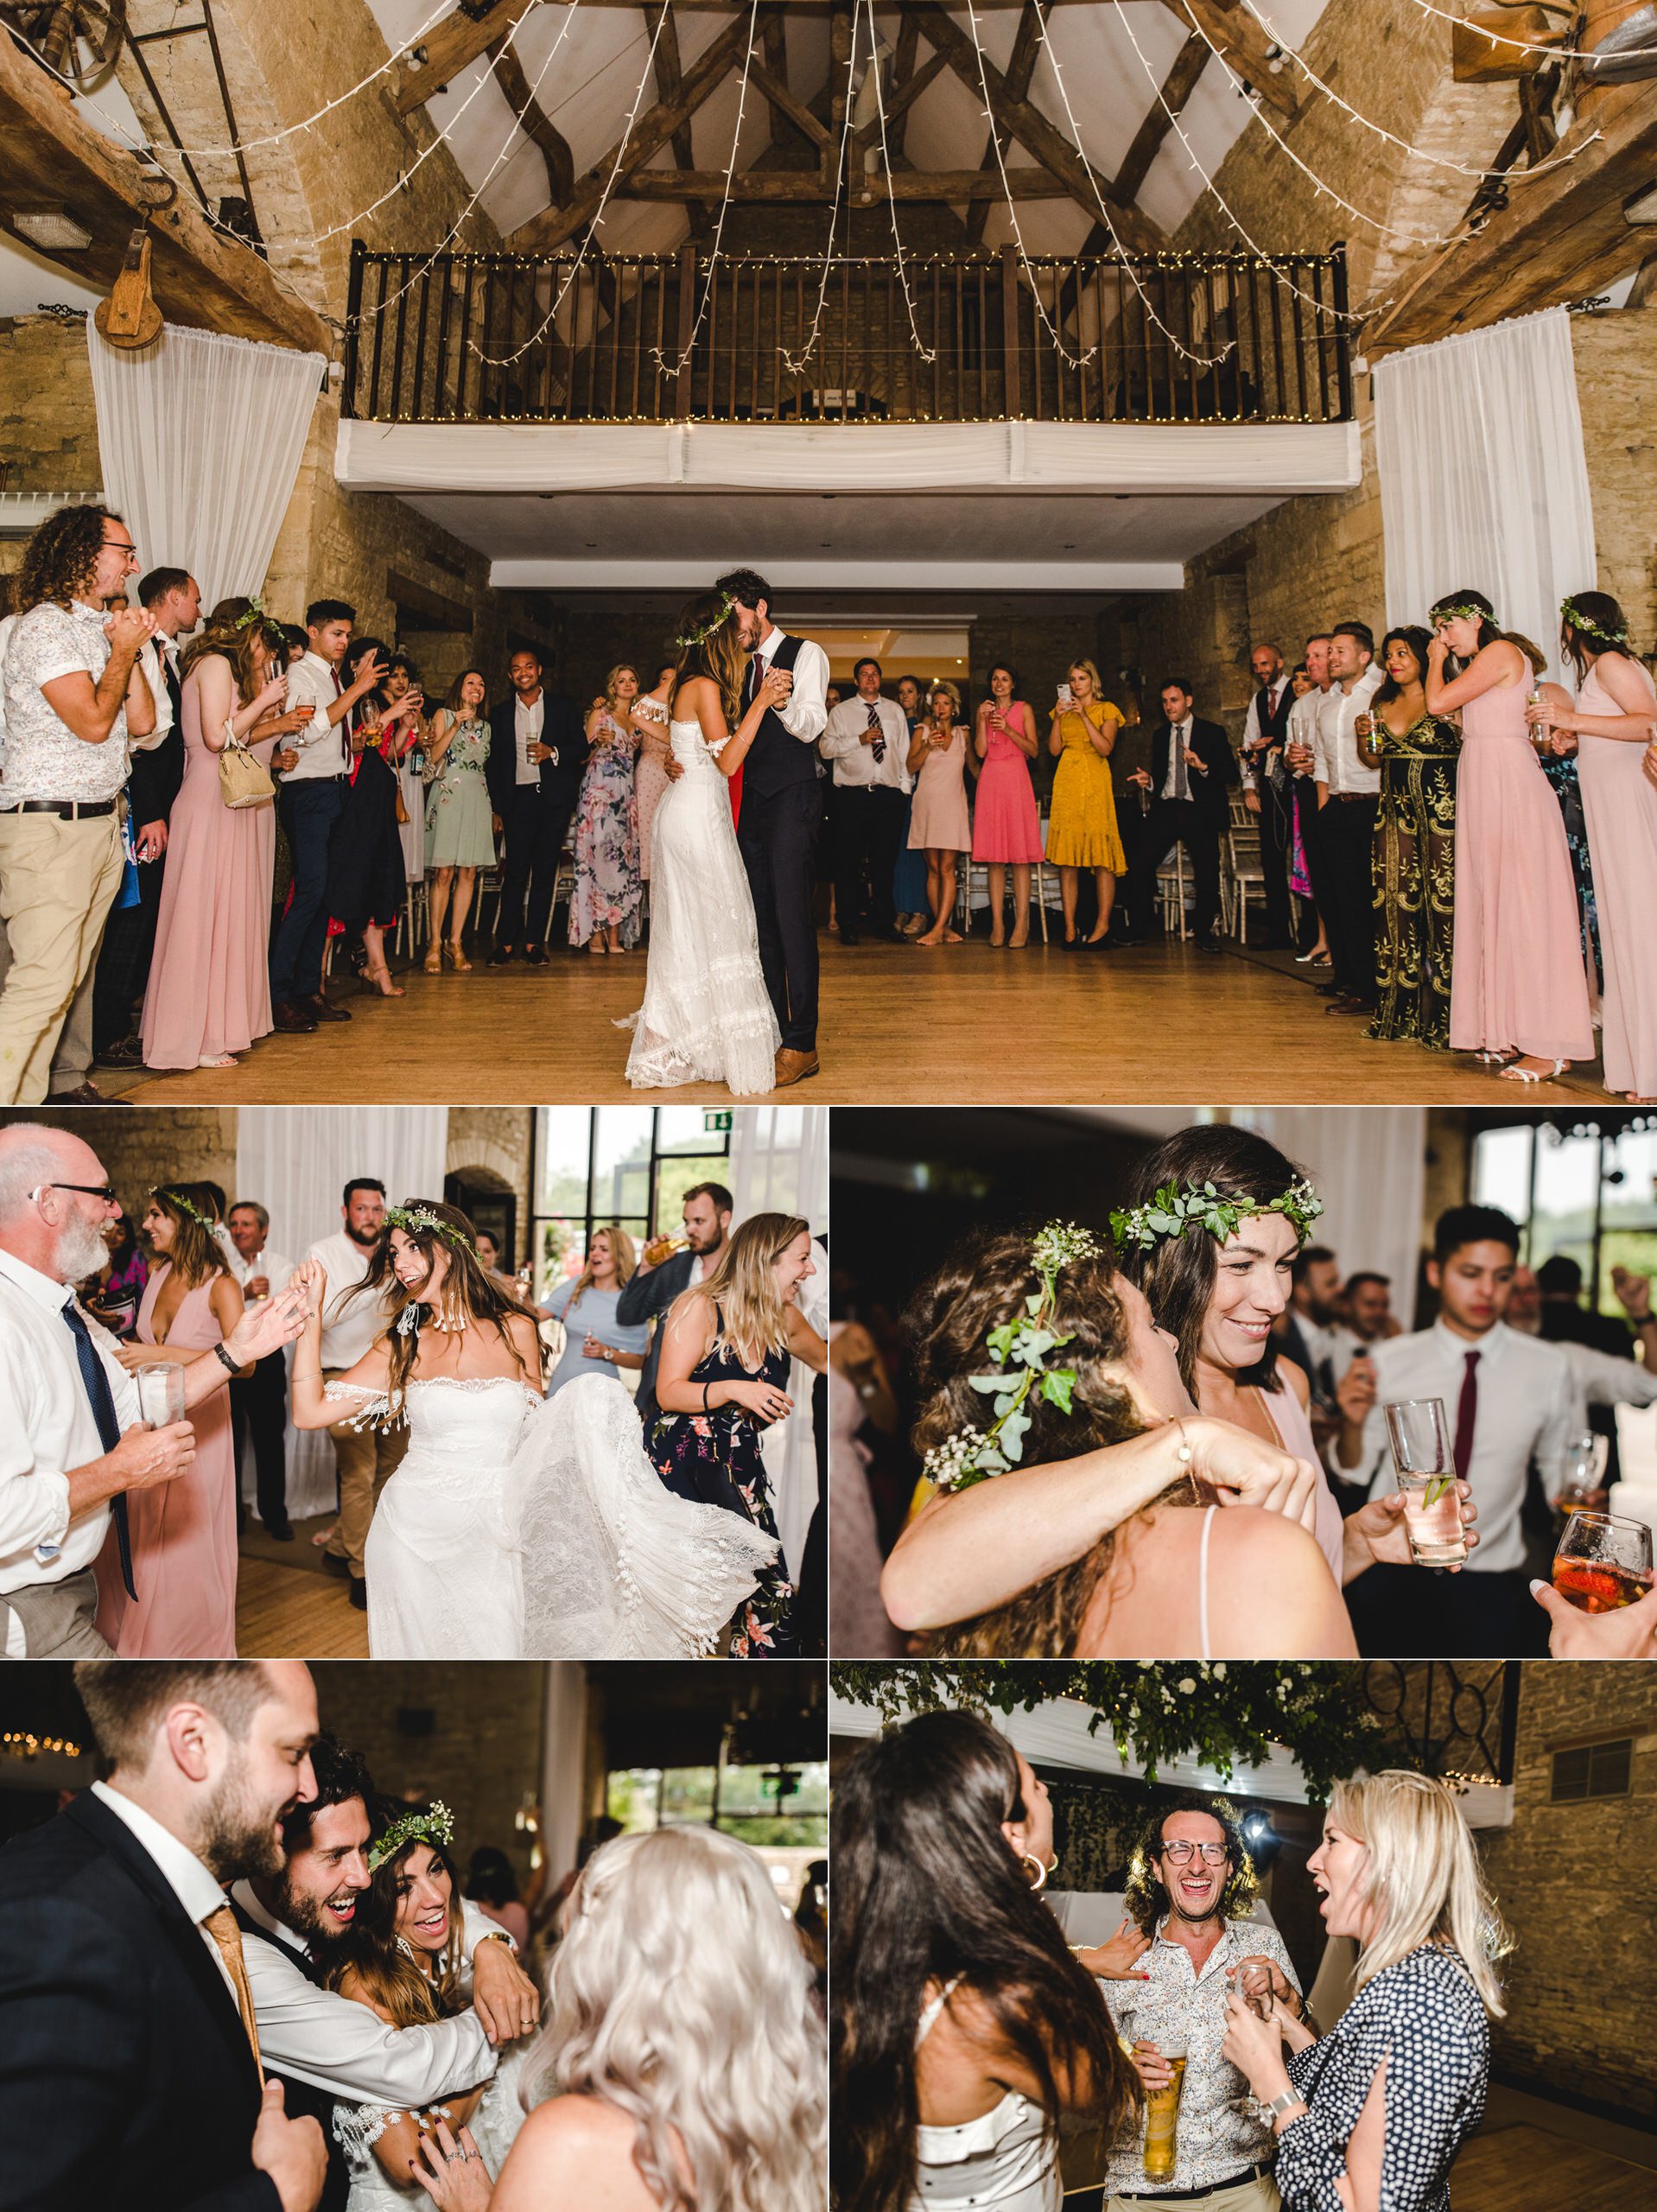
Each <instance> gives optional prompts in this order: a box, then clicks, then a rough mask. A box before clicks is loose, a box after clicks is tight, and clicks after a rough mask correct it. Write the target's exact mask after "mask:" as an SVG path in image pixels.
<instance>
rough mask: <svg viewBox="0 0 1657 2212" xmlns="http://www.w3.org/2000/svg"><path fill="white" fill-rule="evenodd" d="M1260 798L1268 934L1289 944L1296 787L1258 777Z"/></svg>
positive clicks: (1291, 927) (1290, 938)
mask: <svg viewBox="0 0 1657 2212" xmlns="http://www.w3.org/2000/svg"><path fill="white" fill-rule="evenodd" d="M1256 780H1257V791H1256V796H1257V797H1258V798H1259V799H1260V873H1261V874H1262V875H1264V877H1265V879H1266V931H1267V936H1268V937H1273V938H1278V939H1279V941H1280V942H1281V943H1283V944H1288V943H1289V942H1290V941H1291V940H1292V938H1293V936H1294V922H1293V918H1292V909H1291V907H1290V905H1289V855H1290V854H1291V852H1292V850H1293V849H1294V786H1293V785H1292V783H1291V782H1290V781H1289V780H1288V779H1285V780H1284V781H1283V783H1282V784H1281V785H1277V784H1274V783H1273V781H1272V779H1271V778H1270V777H1269V776H1267V775H1264V774H1258V775H1257V779H1256Z"/></svg>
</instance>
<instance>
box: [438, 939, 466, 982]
mask: <svg viewBox="0 0 1657 2212" xmlns="http://www.w3.org/2000/svg"><path fill="white" fill-rule="evenodd" d="M443 950H444V951H445V952H447V953H448V964H449V966H450V967H451V968H452V969H454V972H455V974H456V975H457V976H469V975H470V974H471V973H472V963H471V962H470V961H469V960H468V959H467V957H466V955H465V953H464V952H462V951H461V950H460V946H459V945H458V944H446V945H445V946H444V947H443Z"/></svg>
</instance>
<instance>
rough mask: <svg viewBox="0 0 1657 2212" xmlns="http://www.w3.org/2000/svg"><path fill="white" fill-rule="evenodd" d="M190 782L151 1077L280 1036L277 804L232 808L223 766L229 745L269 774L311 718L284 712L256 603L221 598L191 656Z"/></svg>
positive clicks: (173, 826) (155, 984) (303, 709)
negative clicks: (273, 904)
mask: <svg viewBox="0 0 1657 2212" xmlns="http://www.w3.org/2000/svg"><path fill="white" fill-rule="evenodd" d="M182 667H183V671H184V686H183V706H182V712H181V727H182V729H183V734H184V780H183V782H182V784H181V786H180V789H179V793H178V797H177V798H176V800H175V803H174V805H173V809H172V815H171V821H170V826H169V830H168V849H169V852H168V869H167V875H166V878H165V880H164V881H163V883H162V896H161V909H160V913H159V915H158V917H157V920H156V950H155V956H154V958H153V960H152V961H151V963H150V971H149V988H148V990H147V991H146V992H145V994H144V1004H143V1020H142V1022H141V1024H140V1035H141V1038H142V1040H143V1053H144V1064H145V1065H146V1066H148V1067H152V1068H196V1067H220V1068H223V1067H234V1066H235V1065H237V1055H238V1053H241V1052H246V1051H248V1050H249V1048H250V1047H251V1046H253V1045H255V1044H257V1041H258V1039H260V1038H261V1037H265V1036H268V1035H269V1034H270V1030H271V1028H272V1027H274V1020H273V1015H272V1011H271V1005H270V893H271V883H272V880H273V877H274V874H275V871H276V808H275V806H274V805H272V804H268V803H267V804H262V805H258V806H242V807H230V806H226V805H225V800H224V794H223V792H222V791H221V790H220V788H219V765H220V763H221V762H222V760H223V759H224V757H225V748H226V747H227V746H229V745H230V743H231V742H232V737H233V738H234V741H235V742H236V743H237V744H238V745H245V747H247V749H248V751H249V752H251V753H252V755H253V757H254V759H255V760H257V762H258V763H259V765H260V766H261V767H263V768H266V769H269V768H270V766H271V765H272V763H273V761H274V760H276V755H277V753H278V752H279V751H280V753H281V757H282V759H283V760H286V761H289V762H292V761H293V760H296V759H297V757H298V756H297V754H296V753H295V752H293V751H292V750H291V746H292V741H293V740H294V739H295V736H296V735H297V734H298V733H299V732H301V731H302V730H303V729H305V728H308V726H309V723H310V720H311V710H310V709H309V708H308V707H307V706H304V705H301V706H298V707H294V708H288V707H286V706H285V705H284V702H285V700H286V697H287V691H288V681H289V679H288V677H287V675H286V673H285V671H283V670H282V668H281V652H280V647H279V645H278V642H277V639H276V635H275V632H274V631H273V630H272V629H271V628H270V626H268V625H267V624H266V622H265V621H264V619H263V616H262V615H261V613H259V610H258V608H257V607H256V605H255V604H254V602H253V601H251V599H246V598H238V599H224V600H220V601H219V604H218V606H217V607H214V608H213V612H212V613H211V614H209V615H208V617H207V619H206V623H205V625H204V626H203V627H202V630H201V632H200V636H198V637H195V638H193V639H191V641H190V643H189V645H187V648H186V649H185V652H184V655H183V659H182Z"/></svg>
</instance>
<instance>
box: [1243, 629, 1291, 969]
mask: <svg viewBox="0 0 1657 2212" xmlns="http://www.w3.org/2000/svg"><path fill="white" fill-rule="evenodd" d="M1248 665H1249V667H1250V669H1251V670H1252V671H1253V672H1254V683H1255V687H1256V688H1255V690H1254V696H1253V697H1252V698H1251V699H1250V700H1249V702H1248V716H1247V718H1246V719H1245V721H1244V723H1243V737H1242V760H1243V770H1244V773H1245V776H1246V777H1247V778H1248V779H1252V782H1253V785H1254V790H1253V792H1252V794H1251V798H1250V808H1249V810H1250V812H1251V813H1255V814H1258V815H1259V817H1260V874H1261V878H1262V880H1263V882H1264V886H1265V891H1266V936H1265V938H1264V939H1263V940H1262V949H1263V950H1266V951H1267V952H1273V951H1277V952H1289V951H1292V950H1294V930H1293V927H1292V924H1291V920H1290V916H1289V861H1290V855H1291V854H1292V850H1293V846H1294V790H1293V785H1294V776H1293V773H1292V770H1291V769H1290V767H1289V765H1288V762H1287V760H1286V758H1285V757H1284V748H1285V747H1286V745H1287V743H1288V738H1289V710H1290V709H1291V708H1292V706H1293V704H1294V696H1295V695H1294V691H1293V689H1292V685H1291V684H1290V682H1289V673H1288V671H1287V670H1286V668H1285V667H1284V665H1283V656H1282V654H1281V653H1280V652H1279V651H1278V649H1277V647H1276V646H1275V645H1270V644H1261V645H1256V646H1254V649H1253V650H1252V652H1250V653H1249V656H1248Z"/></svg>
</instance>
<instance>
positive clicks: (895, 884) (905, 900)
mask: <svg viewBox="0 0 1657 2212" xmlns="http://www.w3.org/2000/svg"><path fill="white" fill-rule="evenodd" d="M922 688H923V687H922V684H921V679H920V677H918V676H900V677H898V681H897V683H895V684H894V685H893V687H892V689H893V690H894V692H895V693H896V695H897V700H898V706H899V707H901V708H902V709H903V715H904V720H905V721H906V722H907V723H908V725H909V734H910V736H911V739H912V738H913V736H914V734H915V732H916V729H917V727H918V726H919V724H920V723H921V722H923V721H924V720H925V719H926V709H925V707H924V704H923V702H922V696H921V694H922ZM914 806H915V794H914V792H913V791H911V792H910V794H909V804H908V805H907V807H906V808H905V811H904V827H903V836H902V839H901V841H900V842H899V844H898V864H897V868H896V869H895V870H894V872H893V874H892V907H893V911H894V913H895V916H896V919H897V924H898V929H899V930H900V931H902V933H903V934H904V936H905V937H918V936H919V935H920V934H921V932H922V931H923V930H924V929H925V928H926V926H927V925H928V923H929V922H930V920H931V918H932V917H931V912H930V902H929V898H928V890H927V873H926V852H925V848H924V846H921V847H916V848H914V849H911V845H910V841H909V829H910V824H911V821H912V820H913V818H914Z"/></svg>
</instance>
